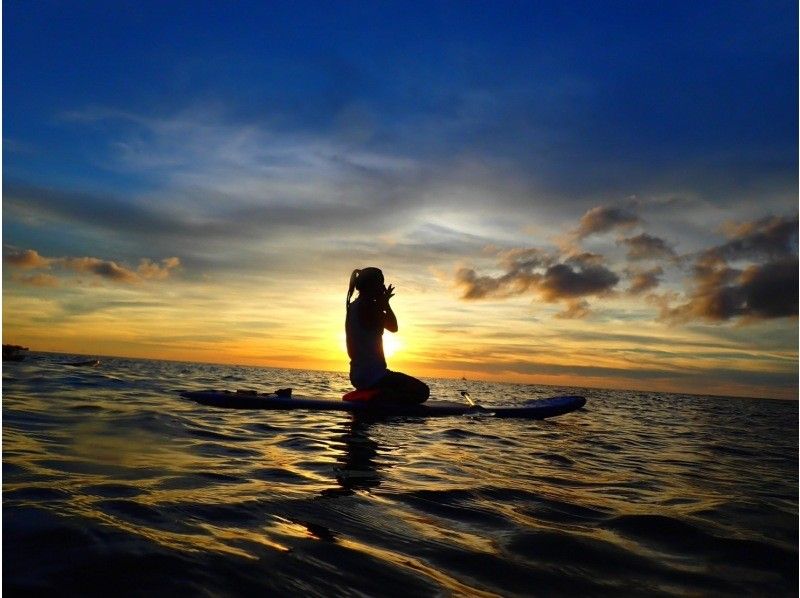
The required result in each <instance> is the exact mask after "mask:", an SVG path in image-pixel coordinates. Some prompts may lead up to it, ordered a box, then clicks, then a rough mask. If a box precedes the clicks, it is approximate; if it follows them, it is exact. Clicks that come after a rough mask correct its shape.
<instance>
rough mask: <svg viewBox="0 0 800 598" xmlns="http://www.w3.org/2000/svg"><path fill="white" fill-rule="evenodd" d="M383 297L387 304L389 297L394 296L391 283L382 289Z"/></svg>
mask: <svg viewBox="0 0 800 598" xmlns="http://www.w3.org/2000/svg"><path fill="white" fill-rule="evenodd" d="M383 297H384V301H386V304H387V305H388V304H389V299H391V298H392V297H394V286H393V285H389V286H388V287H386V288H385V289H384V290H383Z"/></svg>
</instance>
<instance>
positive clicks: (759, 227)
mask: <svg viewBox="0 0 800 598" xmlns="http://www.w3.org/2000/svg"><path fill="white" fill-rule="evenodd" d="M797 226H798V219H797V216H768V217H765V218H761V219H758V220H753V221H749V222H740V223H735V224H731V223H729V224H727V225H725V227H724V230H725V232H726V234H727V236H728V241H726V242H725V243H722V244H720V245H716V246H714V247H711V248H709V249H706V250H704V251H701V252H699V253H698V254H696V256H695V263H694V266H693V268H692V280H691V288H690V290H689V292H688V294H687V298H686V299H687V300H685V301H684V302H683V303H681V304H679V305H677V306H675V307H670V306H669V305H668V304H667V303H666V302H665V303H664V304H663V306H662V311H661V318H662V319H664V320H667V321H672V322H686V321H689V320H693V319H700V320H706V321H711V322H725V321H728V320H732V319H738V320H739V321H740V322H742V323H748V322H751V321H755V320H764V319H772V318H781V317H791V316H797V309H798V305H797V304H798V257H797ZM747 261H749V262H750V263H748V264H741V263H742V262H747ZM729 262H734V263H735V264H736V267H734V266H731V265H730V263H729ZM753 262H755V263H753Z"/></svg>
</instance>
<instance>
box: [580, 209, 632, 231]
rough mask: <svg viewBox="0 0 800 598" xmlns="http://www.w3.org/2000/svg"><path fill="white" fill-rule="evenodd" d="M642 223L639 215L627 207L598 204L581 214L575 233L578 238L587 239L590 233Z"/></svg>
mask: <svg viewBox="0 0 800 598" xmlns="http://www.w3.org/2000/svg"><path fill="white" fill-rule="evenodd" d="M640 223H641V219H640V218H639V216H637V215H636V214H635V213H633V212H632V211H630V210H628V209H626V208H623V207H619V206H597V207H595V208H592V209H591V210H589V211H587V212H586V213H585V214H584V215H583V216H581V220H580V223H579V224H578V228H577V229H576V230H575V231H574V235H575V237H576V238H577V239H585V238H586V237H588V236H589V235H595V234H601V233H607V232H609V231H611V230H614V229H615V228H630V227H632V226H634V225H636V224H640Z"/></svg>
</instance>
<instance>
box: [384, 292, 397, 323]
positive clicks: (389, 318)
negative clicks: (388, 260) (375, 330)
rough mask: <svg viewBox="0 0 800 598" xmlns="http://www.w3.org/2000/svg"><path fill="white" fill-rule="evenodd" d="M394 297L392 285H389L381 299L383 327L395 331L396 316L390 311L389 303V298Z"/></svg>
mask: <svg viewBox="0 0 800 598" xmlns="http://www.w3.org/2000/svg"><path fill="white" fill-rule="evenodd" d="M392 297H394V287H393V286H392V285H389V287H388V288H387V289H386V293H385V295H384V299H383V306H382V307H383V327H384V328H386V330H388V331H389V332H397V316H395V315H394V312H393V311H392V306H391V305H389V299H391V298H392Z"/></svg>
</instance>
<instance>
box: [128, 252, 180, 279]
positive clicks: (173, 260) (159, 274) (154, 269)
mask: <svg viewBox="0 0 800 598" xmlns="http://www.w3.org/2000/svg"><path fill="white" fill-rule="evenodd" d="M180 265H181V260H180V259H179V258H177V257H168V258H166V259H164V260H161V265H160V266H159V265H158V264H157V263H155V262H152V261H150V260H149V259H147V258H143V259H142V260H141V261H140V262H139V267H138V268H137V269H136V273H137V274H138V275H139V276H140V277H142V278H144V279H145V280H164V279H165V278H168V277H169V275H170V273H171V271H172V270H174V269H175V268H177V267H179V266H180Z"/></svg>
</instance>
